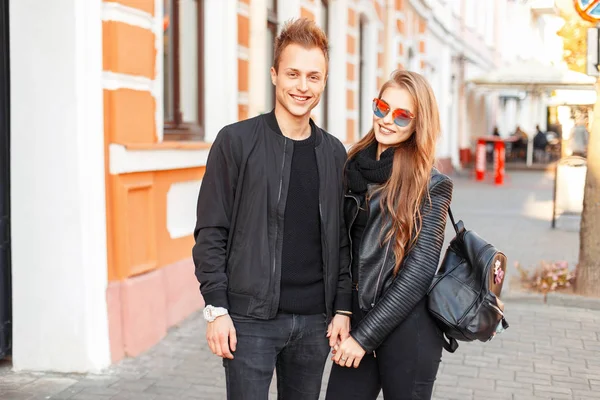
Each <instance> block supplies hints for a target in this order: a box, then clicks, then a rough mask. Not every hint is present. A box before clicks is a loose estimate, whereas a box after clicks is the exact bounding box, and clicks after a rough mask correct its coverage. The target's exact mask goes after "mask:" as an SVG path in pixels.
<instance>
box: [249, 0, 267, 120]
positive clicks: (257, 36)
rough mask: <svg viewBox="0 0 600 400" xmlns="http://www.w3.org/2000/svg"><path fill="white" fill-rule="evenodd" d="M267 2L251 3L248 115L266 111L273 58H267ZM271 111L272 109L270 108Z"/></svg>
mask: <svg viewBox="0 0 600 400" xmlns="http://www.w3.org/2000/svg"><path fill="white" fill-rule="evenodd" d="M266 20H267V3H266V1H265V0H252V2H251V3H250V42H249V49H248V57H249V59H250V60H252V61H251V62H250V63H249V73H248V116H249V117H254V116H256V115H258V114H260V113H261V112H265V111H266V110H265V108H266V103H267V83H270V82H271V81H270V78H269V77H268V75H267V71H269V70H270V67H271V63H272V60H267V54H268V53H269V49H267V46H265V43H266V41H267V35H268V29H267V24H265V21H266ZM269 111H270V110H269Z"/></svg>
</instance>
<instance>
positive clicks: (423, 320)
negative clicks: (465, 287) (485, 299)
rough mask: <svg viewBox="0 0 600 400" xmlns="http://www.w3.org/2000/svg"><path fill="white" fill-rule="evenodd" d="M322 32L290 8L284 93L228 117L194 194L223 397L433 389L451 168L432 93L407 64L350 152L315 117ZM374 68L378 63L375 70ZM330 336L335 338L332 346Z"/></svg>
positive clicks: (392, 394)
mask: <svg viewBox="0 0 600 400" xmlns="http://www.w3.org/2000/svg"><path fill="white" fill-rule="evenodd" d="M327 75H328V42H327V37H326V35H325V34H324V32H323V31H321V30H320V29H319V28H318V27H317V26H316V25H315V24H314V23H313V22H311V21H309V20H307V19H299V20H296V21H294V22H290V23H288V24H287V25H286V26H285V27H284V28H283V31H282V32H281V34H280V35H279V36H278V37H277V39H276V41H275V52H274V60H273V67H272V68H271V80H272V82H273V85H275V92H276V104H275V109H274V110H273V111H271V112H270V113H268V114H264V115H260V116H258V117H255V118H251V119H248V120H246V121H241V122H238V123H235V124H232V125H229V126H226V127H224V128H223V129H222V130H221V132H220V133H219V135H218V136H217V138H216V140H215V142H214V144H213V146H212V148H211V151H210V155H209V158H208V162H207V166H206V173H205V175H204V178H203V181H202V188H201V190H200V194H199V198H198V215H197V223H196V229H195V233H194V234H195V238H196V244H195V246H194V248H193V257H194V262H195V265H196V276H197V278H198V280H199V282H200V283H201V287H200V289H201V292H202V295H203V296H204V300H205V303H206V308H205V310H204V316H205V318H206V319H207V321H208V326H207V331H206V337H207V341H208V345H209V346H210V349H211V351H212V352H213V353H214V354H216V355H217V356H219V357H222V358H223V365H224V367H225V376H226V385H227V398H228V399H232V400H239V399H261V400H262V399H267V398H268V391H269V385H270V383H271V380H272V377H273V371H274V370H276V372H277V390H278V393H279V397H278V398H280V399H285V400H290V399H302V400H310V399H318V397H319V393H320V390H321V379H322V374H323V369H324V366H325V362H326V359H327V357H328V355H329V354H330V353H331V354H332V355H333V356H332V359H333V362H334V364H333V367H332V370H331V375H330V379H329V383H328V387H327V399H333V400H338V399H361V400H364V399H375V398H376V397H377V395H378V393H379V392H380V390H383V393H384V396H385V398H386V399H429V398H430V397H431V392H432V387H433V383H434V380H435V376H436V373H437V370H438V365H439V363H440V360H441V354H442V343H443V342H442V340H443V339H442V334H441V332H440V330H439V329H438V328H437V327H436V325H435V323H434V321H433V319H432V317H431V316H430V315H429V314H428V311H427V307H426V292H427V289H428V287H429V285H430V283H431V280H432V279H433V276H434V274H435V271H436V268H437V266H438V261H439V257H440V252H441V247H442V243H443V240H444V227H445V224H446V214H447V212H448V207H449V205H450V200H451V197H452V182H451V181H450V179H449V178H448V177H446V176H445V175H442V174H440V173H439V172H437V171H436V170H435V169H434V168H433V164H434V150H435V144H436V138H437V136H438V133H439V131H440V122H439V115H438V108H437V104H436V101H435V97H434V95H433V92H432V90H431V88H430V86H429V84H428V83H427V82H426V81H425V79H424V78H423V77H422V76H421V75H419V74H417V73H414V72H408V71H403V70H399V71H396V72H394V73H393V74H392V76H391V79H390V80H389V81H388V82H386V83H385V84H384V85H383V87H382V88H381V90H380V92H379V95H378V96H377V97H376V98H375V99H374V100H373V127H372V129H371V130H370V131H369V132H368V133H367V135H366V136H365V137H364V138H363V139H361V140H360V141H359V142H358V143H357V144H355V145H354V146H353V147H352V149H351V150H350V152H349V154H348V156H346V151H345V148H344V146H343V145H342V143H340V141H339V140H337V139H336V138H335V137H333V136H332V135H330V134H329V133H327V132H325V131H324V130H323V129H321V128H319V127H318V126H317V125H316V124H315V123H314V121H312V120H311V118H310V113H311V110H312V109H313V108H314V107H315V106H316V105H317V104H318V103H319V100H320V98H321V94H322V93H323V90H324V88H325V83H326V80H327ZM373 79H374V78H373ZM332 349H333V351H332Z"/></svg>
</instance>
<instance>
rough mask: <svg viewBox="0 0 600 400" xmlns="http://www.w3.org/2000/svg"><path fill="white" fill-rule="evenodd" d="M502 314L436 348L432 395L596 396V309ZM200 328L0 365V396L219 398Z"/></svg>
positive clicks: (599, 337)
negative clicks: (106, 365) (136, 352)
mask: <svg viewBox="0 0 600 400" xmlns="http://www.w3.org/2000/svg"><path fill="white" fill-rule="evenodd" d="M506 315H507V319H508V321H509V322H510V324H511V327H510V328H509V329H508V330H507V331H506V332H505V333H503V334H502V335H500V337H498V338H497V339H494V340H493V341H492V342H489V343H464V344H461V346H460V348H459V349H458V351H457V353H455V354H449V353H446V352H444V355H443V359H442V366H441V369H440V373H439V374H438V379H437V383H436V387H435V392H434V398H435V399H457V400H467V399H476V400H487V399H511V400H521V399H523V400H525V399H580V400H583V399H600V311H590V310H583V309H575V308H561V307H550V306H545V305H538V304H520V303H513V302H508V303H507V312H506ZM204 330H205V323H204V322H203V320H202V318H201V315H200V314H195V315H194V316H192V317H190V318H189V319H188V320H187V321H186V322H185V323H183V324H182V326H181V327H179V328H177V329H173V330H171V332H170V333H169V335H168V337H167V338H166V339H165V340H163V341H162V342H161V343H160V344H159V345H157V346H156V347H155V348H153V349H152V350H151V351H149V352H148V353H146V354H144V355H142V356H141V357H138V358H137V359H128V360H125V361H123V362H122V363H120V364H119V365H116V366H113V367H112V368H110V369H109V370H107V371H105V372H103V373H102V374H97V375H93V374H88V375H58V374H42V373H40V374H33V373H13V372H10V370H9V369H8V368H4V369H0V398H1V399H2V400H25V399H36V400H37V399H73V400H92V399H96V400H100V399H103V400H106V399H111V400H121V399H123V400H124V399H135V400H159V399H177V400H184V399H203V400H217V399H224V398H225V390H224V387H225V382H224V375H223V369H222V367H221V362H220V360H219V359H218V358H217V357H215V356H213V355H212V354H211V353H210V352H209V350H208V348H207V346H206V344H205V341H204ZM328 371H329V367H327V368H326V375H327V373H328ZM326 378H327V377H326V376H325V378H324V382H326ZM323 389H325V384H324V385H323ZM271 398H273V399H274V398H275V395H274V391H273V396H271Z"/></svg>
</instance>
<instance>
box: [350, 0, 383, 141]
mask: <svg viewBox="0 0 600 400" xmlns="http://www.w3.org/2000/svg"><path fill="white" fill-rule="evenodd" d="M356 13H357V15H358V18H361V16H364V17H365V18H366V20H367V21H366V24H365V27H364V34H365V36H366V37H365V39H364V41H363V42H364V43H367V45H366V48H365V49H360V48H359V51H360V52H363V50H364V51H365V53H364V60H365V63H364V65H363V68H362V70H361V71H359V74H363V73H364V74H365V76H366V77H368V78H370V79H363V80H362V83H363V85H362V87H360V88H359V90H358V91H357V92H356V94H355V99H356V104H359V110H362V118H360V119H361V121H362V126H358V137H362V136H363V135H364V134H365V133H366V132H368V130H369V129H370V128H371V125H372V117H371V113H372V111H371V100H372V99H373V96H376V95H377V93H378V88H377V79H376V76H377V67H378V66H377V63H378V61H377V53H378V50H377V47H378V46H376V45H374V44H376V43H378V42H379V27H378V25H379V22H380V20H379V16H378V15H377V10H376V9H375V5H374V4H373V3H372V2H359V3H358V7H356ZM359 41H360V38H359ZM356 57H357V58H358V59H359V60H360V56H359V55H358V54H357V55H356Z"/></svg>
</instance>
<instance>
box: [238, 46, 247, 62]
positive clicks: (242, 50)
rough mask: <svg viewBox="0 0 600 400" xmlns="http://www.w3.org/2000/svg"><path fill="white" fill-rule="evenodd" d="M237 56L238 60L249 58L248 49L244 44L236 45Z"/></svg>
mask: <svg viewBox="0 0 600 400" xmlns="http://www.w3.org/2000/svg"><path fill="white" fill-rule="evenodd" d="M238 58H239V59H240V60H246V61H248V60H250V49H248V47H246V46H240V45H238Z"/></svg>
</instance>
